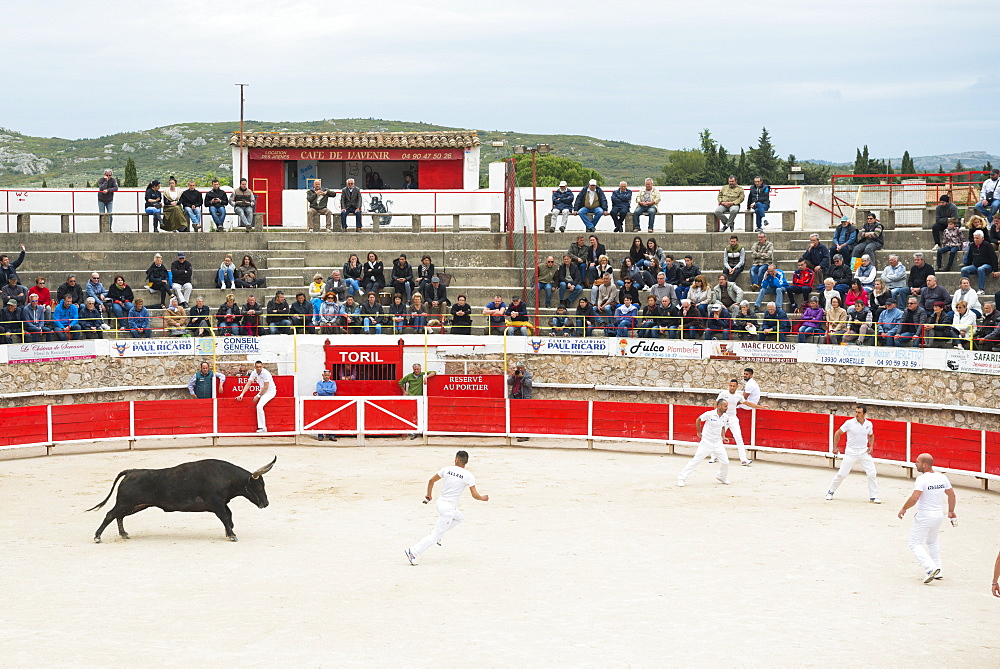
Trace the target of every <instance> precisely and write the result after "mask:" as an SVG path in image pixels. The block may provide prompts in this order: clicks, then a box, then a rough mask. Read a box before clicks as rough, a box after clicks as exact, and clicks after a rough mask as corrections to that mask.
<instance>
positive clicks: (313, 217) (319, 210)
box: [306, 179, 347, 232]
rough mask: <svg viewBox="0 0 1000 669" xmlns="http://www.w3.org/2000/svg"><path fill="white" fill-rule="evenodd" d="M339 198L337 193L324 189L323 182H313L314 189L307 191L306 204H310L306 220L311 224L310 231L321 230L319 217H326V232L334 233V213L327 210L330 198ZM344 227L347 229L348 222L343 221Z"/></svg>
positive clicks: (320, 180) (318, 180) (319, 180)
mask: <svg viewBox="0 0 1000 669" xmlns="http://www.w3.org/2000/svg"><path fill="white" fill-rule="evenodd" d="M331 197H332V198H336V197H337V191H335V190H330V189H325V188H323V180H322V179H316V180H315V181H313V187H312V188H310V189H309V190H307V191H306V202H308V203H309V210H308V212H307V215H306V218H307V219H308V223H309V228H308V229H309V230H317V231H319V230H320V226H319V217H320V216H326V231H327V232H333V212H332V211H330V210H329V209H328V208H327V204H328V202H329V200H330V198H331ZM341 221H342V223H343V227H344V228H345V229H346V228H347V222H346V221H344V220H343V219H341Z"/></svg>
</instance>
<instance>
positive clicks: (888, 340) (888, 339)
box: [878, 332, 899, 346]
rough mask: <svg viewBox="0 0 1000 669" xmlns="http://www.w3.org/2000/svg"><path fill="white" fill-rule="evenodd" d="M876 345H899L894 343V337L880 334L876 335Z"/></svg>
mask: <svg viewBox="0 0 1000 669" xmlns="http://www.w3.org/2000/svg"><path fill="white" fill-rule="evenodd" d="M878 343H879V344H881V345H882V346H899V344H897V343H896V337H895V336H893V335H891V334H882V333H881V332H880V333H879V335H878Z"/></svg>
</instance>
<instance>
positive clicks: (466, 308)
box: [451, 295, 472, 335]
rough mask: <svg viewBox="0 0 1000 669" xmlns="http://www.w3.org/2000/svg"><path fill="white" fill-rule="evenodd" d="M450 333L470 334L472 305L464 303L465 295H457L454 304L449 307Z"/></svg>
mask: <svg viewBox="0 0 1000 669" xmlns="http://www.w3.org/2000/svg"><path fill="white" fill-rule="evenodd" d="M451 333H452V334H459V335H471V334H472V305H471V304H469V303H468V302H467V301H466V298H465V295H459V296H458V298H457V301H456V302H455V304H453V305H451Z"/></svg>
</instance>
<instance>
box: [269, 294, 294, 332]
mask: <svg viewBox="0 0 1000 669" xmlns="http://www.w3.org/2000/svg"><path fill="white" fill-rule="evenodd" d="M267 324H268V327H269V329H270V331H271V334H293V330H292V318H291V316H290V315H289V307H288V302H286V301H285V293H284V292H283V291H280V290H279V291H278V292H276V293H275V294H274V299H273V300H271V301H270V302H268V303H267Z"/></svg>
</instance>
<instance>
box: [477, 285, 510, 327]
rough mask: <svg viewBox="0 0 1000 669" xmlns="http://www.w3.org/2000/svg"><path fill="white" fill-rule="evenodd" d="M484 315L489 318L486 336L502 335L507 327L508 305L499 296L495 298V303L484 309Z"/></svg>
mask: <svg viewBox="0 0 1000 669" xmlns="http://www.w3.org/2000/svg"><path fill="white" fill-rule="evenodd" d="M483 314H485V315H486V316H488V317H489V323H488V326H487V328H488V329H487V332H486V334H491V335H502V334H503V331H504V329H505V328H506V327H507V317H506V315H507V304H506V303H505V302H504V301H503V298H501V297H500V295H499V294H497V295H495V296H494V297H493V301H492V302H490V303H489V304H487V305H486V306H485V307H484V308H483Z"/></svg>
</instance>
